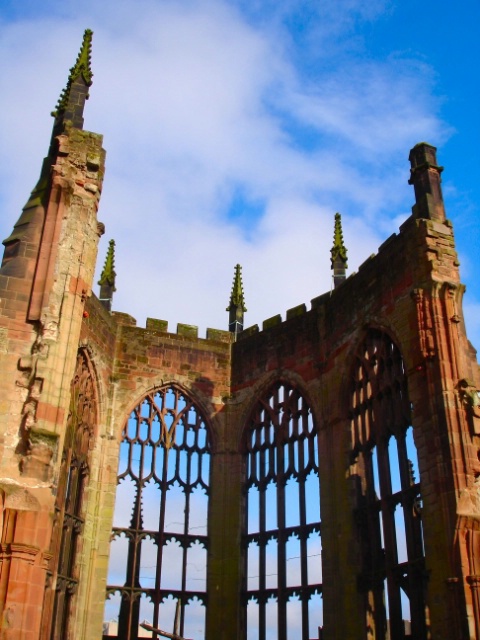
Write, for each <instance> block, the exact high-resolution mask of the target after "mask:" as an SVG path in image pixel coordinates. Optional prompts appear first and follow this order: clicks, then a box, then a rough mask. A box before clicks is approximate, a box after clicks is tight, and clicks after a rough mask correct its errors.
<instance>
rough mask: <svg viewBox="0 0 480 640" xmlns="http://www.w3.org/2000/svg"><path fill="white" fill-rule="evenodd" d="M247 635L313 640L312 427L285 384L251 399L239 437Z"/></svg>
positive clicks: (315, 525)
mask: <svg viewBox="0 0 480 640" xmlns="http://www.w3.org/2000/svg"><path fill="white" fill-rule="evenodd" d="M245 456H246V469H247V471H246V521H245V537H244V540H245V552H246V553H245V556H246V558H245V561H246V571H245V575H246V585H245V599H246V602H247V637H248V638H249V639H254V638H255V639H258V640H269V639H272V640H273V638H275V639H277V638H278V640H285V639H286V638H287V637H288V638H292V637H296V638H302V640H307V639H308V638H312V637H317V636H318V627H320V626H321V624H322V602H321V593H322V584H321V583H322V570H321V566H322V562H321V538H320V485H319V477H318V451H317V429H316V426H315V424H314V421H313V417H312V414H311V411H310V408H309V406H308V404H307V402H306V400H305V398H303V396H302V395H301V394H300V392H299V391H298V389H296V388H295V387H293V386H292V385H290V384H289V383H286V382H279V383H277V384H275V385H274V386H273V387H271V388H270V389H269V390H268V391H267V392H266V393H265V394H264V395H263V397H262V398H261V399H260V400H259V402H258V404H257V406H256V408H255V410H254V413H253V415H252V419H251V422H250V425H249V428H248V430H247V433H246V453H245Z"/></svg>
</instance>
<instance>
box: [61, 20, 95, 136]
mask: <svg viewBox="0 0 480 640" xmlns="http://www.w3.org/2000/svg"><path fill="white" fill-rule="evenodd" d="M92 35H93V31H91V30H90V29H86V30H85V33H84V34H83V42H82V46H81V47H80V52H79V54H78V56H77V60H76V62H75V64H74V66H73V67H72V68H71V69H70V75H69V76H68V80H67V84H66V86H65V88H64V89H63V91H62V93H61V94H60V98H59V99H58V102H57V106H56V108H55V111H53V112H52V116H53V117H54V118H55V124H54V125H53V135H52V138H55V137H56V136H57V135H59V134H60V133H62V132H63V130H64V128H65V123H66V122H70V123H71V124H72V126H73V127H75V128H76V129H83V108H84V106H85V100H87V99H88V89H89V87H90V86H91V85H92V77H93V73H92V68H91V66H90V59H91V55H92Z"/></svg>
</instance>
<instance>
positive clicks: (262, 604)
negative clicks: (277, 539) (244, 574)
mask: <svg viewBox="0 0 480 640" xmlns="http://www.w3.org/2000/svg"><path fill="white" fill-rule="evenodd" d="M262 428H263V429H265V428H266V427H265V426H264V427H257V429H256V436H257V445H258V438H259V435H260V432H261V429H262ZM257 455H258V457H259V458H260V465H259V466H260V469H259V483H258V488H259V491H258V493H259V495H258V508H259V521H258V522H259V532H260V535H259V536H258V569H259V578H258V588H259V598H258V627H259V640H265V638H266V635H267V630H266V626H267V614H266V607H267V598H266V595H265V589H266V587H267V585H266V575H265V574H266V572H267V558H266V555H267V554H266V549H267V544H268V541H267V538H266V535H265V531H266V491H267V483H266V481H265V471H266V469H265V450H264V449H263V448H262V449H260V450H259V451H257V452H256V453H255V455H254V456H253V457H255V458H256V457H257Z"/></svg>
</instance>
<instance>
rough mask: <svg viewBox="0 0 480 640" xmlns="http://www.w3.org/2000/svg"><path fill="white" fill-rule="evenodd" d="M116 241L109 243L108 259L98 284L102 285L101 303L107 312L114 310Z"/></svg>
mask: <svg viewBox="0 0 480 640" xmlns="http://www.w3.org/2000/svg"><path fill="white" fill-rule="evenodd" d="M116 275H117V274H116V273H115V240H110V242H109V243H108V251H107V257H106V258H105V264H104V266H103V271H102V274H101V276H100V280H99V281H98V284H99V285H100V302H101V303H102V304H103V306H104V307H105V309H107V311H111V309H112V300H113V293H114V292H115V291H116V288H115V277H116Z"/></svg>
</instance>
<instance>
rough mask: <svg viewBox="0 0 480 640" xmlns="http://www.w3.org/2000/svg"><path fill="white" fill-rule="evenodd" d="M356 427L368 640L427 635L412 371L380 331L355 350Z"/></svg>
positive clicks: (353, 416)
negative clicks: (408, 371) (410, 391)
mask: <svg viewBox="0 0 480 640" xmlns="http://www.w3.org/2000/svg"><path fill="white" fill-rule="evenodd" d="M351 429H352V443H353V447H352V467H351V472H352V477H353V478H354V480H355V481H356V488H357V501H358V502H357V509H356V517H357V523H358V526H359V530H360V538H361V547H362V562H363V567H362V572H361V574H360V580H359V583H360V586H361V589H362V590H363V591H364V593H365V606H366V628H367V631H366V637H367V638H376V639H378V638H380V639H382V638H391V639H392V640H396V639H400V638H401V639H403V638H405V637H410V635H409V634H410V633H411V637H414V638H418V639H423V638H426V637H427V635H426V633H427V629H426V614H425V600H424V590H425V575H426V574H425V563H424V549H423V533H422V521H421V511H422V499H421V493H420V483H419V474H418V462H417V453H416V448H415V444H414V441H413V428H412V424H411V405H410V401H409V398H408V388H407V376H406V372H405V368H404V363H403V359H402V356H401V354H400V351H399V350H398V348H397V347H396V345H395V344H394V343H393V342H392V340H391V339H390V337H389V336H388V335H387V334H385V333H383V332H381V331H378V330H370V331H369V333H368V334H367V336H366V338H365V340H364V342H363V343H362V345H361V347H360V349H359V350H358V352H357V357H356V364H355V370H354V376H353V380H352V391H351Z"/></svg>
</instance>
